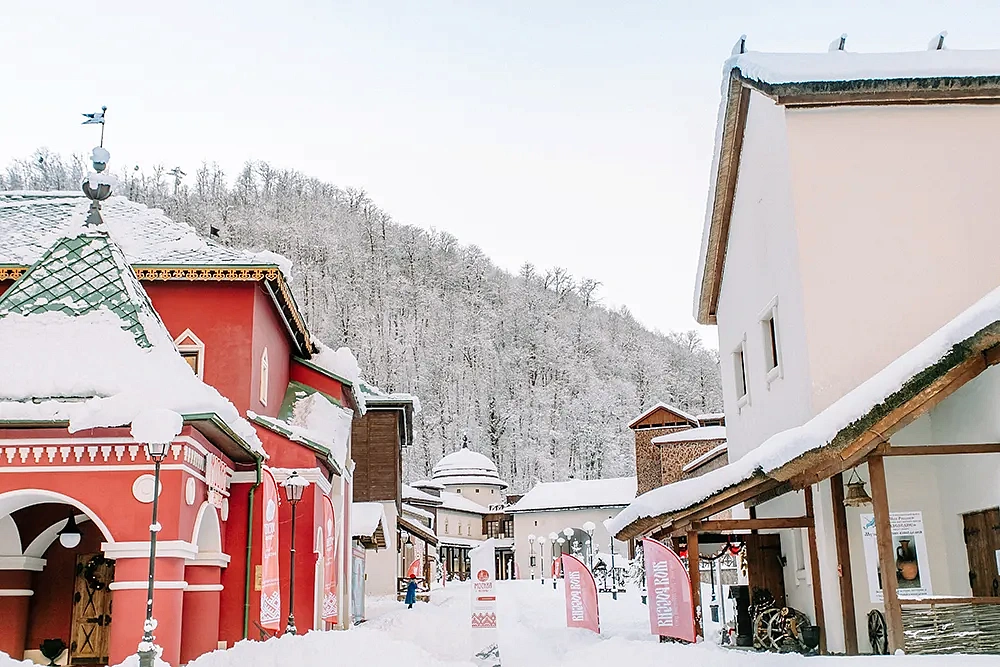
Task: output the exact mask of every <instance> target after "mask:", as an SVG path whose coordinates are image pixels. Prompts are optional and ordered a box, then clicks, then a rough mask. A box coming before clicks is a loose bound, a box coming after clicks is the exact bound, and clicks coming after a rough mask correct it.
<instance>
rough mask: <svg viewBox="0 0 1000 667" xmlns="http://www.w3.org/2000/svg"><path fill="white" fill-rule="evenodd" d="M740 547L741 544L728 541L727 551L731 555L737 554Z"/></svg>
mask: <svg viewBox="0 0 1000 667" xmlns="http://www.w3.org/2000/svg"><path fill="white" fill-rule="evenodd" d="M741 548H743V546H742V545H741V544H733V543H732V542H730V543H729V553H730V554H732V555H733V556H736V555H738V554H739V553H740V549H741Z"/></svg>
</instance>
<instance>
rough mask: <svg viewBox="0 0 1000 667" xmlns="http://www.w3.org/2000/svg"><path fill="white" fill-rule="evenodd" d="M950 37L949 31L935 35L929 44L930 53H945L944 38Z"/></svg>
mask: <svg viewBox="0 0 1000 667" xmlns="http://www.w3.org/2000/svg"><path fill="white" fill-rule="evenodd" d="M947 36H948V31H947V30H942V31H941V32H939V33H938V34H936V35H934V39H932V40H931V41H930V42H928V44H927V50H928V51H944V38H945V37H947Z"/></svg>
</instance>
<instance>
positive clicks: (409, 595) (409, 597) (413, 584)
mask: <svg viewBox="0 0 1000 667" xmlns="http://www.w3.org/2000/svg"><path fill="white" fill-rule="evenodd" d="M416 601H417V578H416V577H410V583H409V584H407V585H406V599H405V600H403V602H405V603H406V608H407V609H413V603H414V602H416Z"/></svg>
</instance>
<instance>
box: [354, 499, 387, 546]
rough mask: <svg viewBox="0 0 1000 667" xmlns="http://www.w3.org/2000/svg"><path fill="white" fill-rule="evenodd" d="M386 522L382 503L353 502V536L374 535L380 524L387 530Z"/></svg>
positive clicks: (383, 529)
mask: <svg viewBox="0 0 1000 667" xmlns="http://www.w3.org/2000/svg"><path fill="white" fill-rule="evenodd" d="M386 523H387V522H386V519H385V508H384V507H382V503H351V536H352V537H369V538H370V537H374V535H375V532H376V531H377V530H378V529H379V526H381V527H382V531H383V532H385V525H386Z"/></svg>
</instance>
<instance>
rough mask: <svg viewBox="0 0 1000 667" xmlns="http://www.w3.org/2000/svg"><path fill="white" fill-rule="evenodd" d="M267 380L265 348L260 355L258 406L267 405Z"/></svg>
mask: <svg viewBox="0 0 1000 667" xmlns="http://www.w3.org/2000/svg"><path fill="white" fill-rule="evenodd" d="M267 380H268V375H267V348H266V347H265V348H264V351H263V352H261V353H260V396H258V398H259V399H260V404H261V405H265V406H266V405H267V384H268V382H267Z"/></svg>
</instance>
